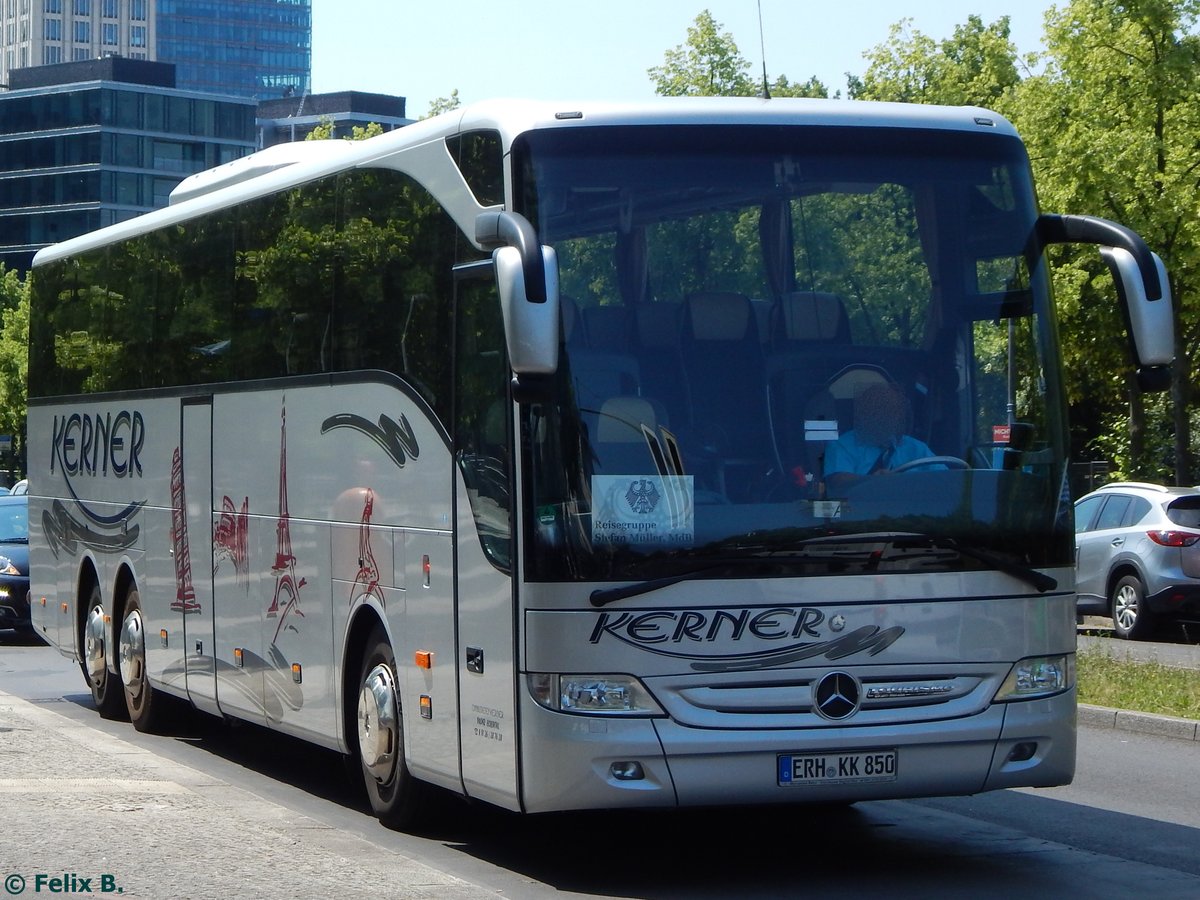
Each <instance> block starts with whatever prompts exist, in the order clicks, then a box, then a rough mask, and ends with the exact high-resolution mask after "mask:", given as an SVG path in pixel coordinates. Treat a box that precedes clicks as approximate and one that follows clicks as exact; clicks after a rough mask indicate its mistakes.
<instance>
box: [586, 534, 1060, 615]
mask: <svg viewBox="0 0 1200 900" xmlns="http://www.w3.org/2000/svg"><path fill="white" fill-rule="evenodd" d="M839 544H892V545H893V546H896V547H905V546H907V547H912V548H914V549H915V548H919V547H921V546H922V545H928V546H930V547H933V548H938V549H942V550H951V551H953V552H955V553H958V554H960V555H962V556H966V557H969V558H971V559H974V560H976V561H978V562H981V563H984V564H985V565H987V566H989V567H991V568H992V569H995V570H996V571H998V572H1004V573H1005V574H1006V575H1012V576H1013V577H1014V578H1018V579H1020V580H1021V581H1024V582H1025V583H1026V584H1030V585H1032V586H1033V587H1035V588H1037V590H1038V591H1039V592H1040V593H1045V592H1046V591H1052V590H1054V589H1055V588H1057V587H1058V581H1057V580H1056V579H1054V578H1052V577H1050V576H1049V575H1047V574H1045V573H1044V572H1039V571H1038V570H1037V569H1034V568H1032V567H1030V566H1026V565H1023V564H1021V563H1018V562H1013V561H1012V560H1009V559H1005V558H1004V557H1002V556H997V555H996V554H994V553H990V552H988V551H987V550H980V549H978V548H977V547H972V546H969V545H964V544H961V543H959V541H958V540H957V539H955V538H952V537H937V536H934V535H927V534H920V533H918V532H902V533H899V534H895V533H860V534H823V535H819V536H816V537H809V538H805V539H803V540H797V541H792V542H790V543H788V544H784V545H777V546H774V547H772V546H771V545H768V544H743V545H741V546H739V547H738V548H737V549H740V550H743V551H753V552H754V553H755V554H756V555H755V556H742V557H736V556H735V557H728V558H725V559H721V560H719V561H716V560H714V561H712V562H709V563H707V564H705V565H702V566H699V567H697V568H695V569H690V570H688V571H686V572H680V573H678V574H675V575H664V576H662V577H661V578H650V579H648V580H646V581H639V582H635V583H634V584H627V585H623V586H622V587H613V588H597V589H596V590H594V591H592V594H591V603H592V606H595V607H601V606H607V605H608V604H609V603H616V602H617V601H618V600H625V599H627V598H629V597H637V596H640V595H641V594H649V593H651V592H653V591H657V590H659V589H660V588H665V587H670V586H671V585H673V584H678V583H679V582H681V581H691V580H693V579H696V578H702V577H704V576H706V575H708V574H710V573H712V572H713V571H715V570H718V569H725V568H729V567H731V566H738V565H756V566H761V565H770V564H771V563H773V562H775V563H777V562H779V561H780V560H781V558H784V557H793V558H794V557H795V556H796V554H797V553H798V552H800V551H803V550H805V549H812V548H823V547H830V546H836V545H839ZM725 549H731V548H729V547H726V548H725Z"/></svg>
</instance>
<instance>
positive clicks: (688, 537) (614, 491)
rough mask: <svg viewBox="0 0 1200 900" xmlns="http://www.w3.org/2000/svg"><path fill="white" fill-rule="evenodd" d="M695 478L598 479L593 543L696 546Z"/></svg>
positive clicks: (594, 480) (594, 487)
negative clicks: (693, 479)
mask: <svg viewBox="0 0 1200 900" xmlns="http://www.w3.org/2000/svg"><path fill="white" fill-rule="evenodd" d="M695 506H696V504H695V488H694V486H693V484H692V476H691V475H593V476H592V543H593V544H673V545H683V546H691V545H692V544H693V543H695V538H696V526H695Z"/></svg>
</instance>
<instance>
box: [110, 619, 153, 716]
mask: <svg viewBox="0 0 1200 900" xmlns="http://www.w3.org/2000/svg"><path fill="white" fill-rule="evenodd" d="M117 654H118V660H119V661H120V666H121V681H123V682H124V684H125V687H126V689H127V690H128V691H129V694H130V696H131V697H133V698H134V699H135V700H136V699H137V698H138V697H139V696H141V693H142V687H143V685H144V684H145V680H146V639H145V636H144V634H143V629H142V614H141V611H140V610H136V609H135V610H134V611H133V612H131V613H130V614H129V615H127V616H126V617H125V622H124V623H123V624H122V626H121V645H120V647H119V648H118V649H117Z"/></svg>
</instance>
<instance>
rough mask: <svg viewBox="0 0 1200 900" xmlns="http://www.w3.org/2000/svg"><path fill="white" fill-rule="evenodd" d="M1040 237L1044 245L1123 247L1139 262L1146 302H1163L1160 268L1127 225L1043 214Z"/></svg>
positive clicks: (1085, 217) (1072, 216)
mask: <svg viewBox="0 0 1200 900" xmlns="http://www.w3.org/2000/svg"><path fill="white" fill-rule="evenodd" d="M1037 236H1038V239H1039V240H1040V241H1041V243H1042V245H1043V246H1045V245H1047V244H1099V245H1101V246H1104V247H1120V248H1121V249H1122V250H1127V251H1129V253H1130V255H1131V256H1133V258H1134V260H1135V261H1136V262H1137V266H1138V271H1140V272H1141V274H1142V281H1143V282H1144V283H1145V285H1146V299H1147V300H1152V301H1153V300H1159V299H1161V298H1162V295H1163V290H1162V284H1161V282H1160V281H1159V278H1158V266H1157V265H1156V264H1155V262H1154V255H1153V254H1152V253H1151V252H1150V248H1149V247H1147V246H1146V242H1145V241H1144V240H1142V238H1141V236H1140V235H1139V234H1138V233H1137V232H1135V231H1133V230H1131V229H1129V228H1126V227H1125V226H1124V225H1121V224H1119V223H1117V222H1113V221H1111V220H1109V219H1102V218H1100V217H1099V216H1077V215H1062V216H1060V215H1052V214H1049V213H1046V214H1043V215H1041V216H1039V217H1038V220H1037Z"/></svg>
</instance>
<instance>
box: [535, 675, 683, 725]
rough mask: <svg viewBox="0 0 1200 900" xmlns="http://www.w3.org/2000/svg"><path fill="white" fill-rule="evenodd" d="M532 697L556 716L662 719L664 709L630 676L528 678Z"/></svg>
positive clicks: (543, 676)
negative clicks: (565, 714) (556, 714)
mask: <svg viewBox="0 0 1200 900" xmlns="http://www.w3.org/2000/svg"><path fill="white" fill-rule="evenodd" d="M528 684H529V693H530V694H531V695H532V696H533V699H534V700H536V701H537V702H538V703H539V704H540V705H541V706H544V707H546V709H552V710H555V711H556V712H571V713H582V714H586V715H609V716H612V715H616V716H661V715H664V713H663V710H662V707H660V706H659V705H658V703H657V702H655V700H654V698H653V697H651V696H650V692H649V691H647V690H646V688H645V687H643V686H642V683H641V682H640V681H638V680H637V679H636V678H634V677H632V676H630V675H551V674H545V673H540V674H536V675H529V676H528Z"/></svg>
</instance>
